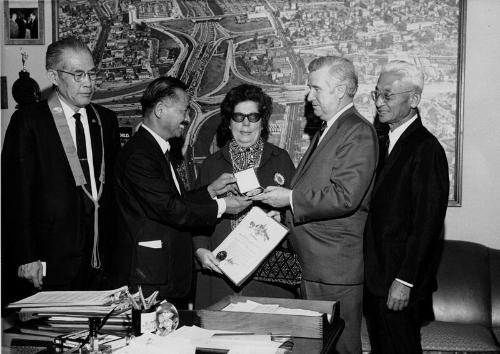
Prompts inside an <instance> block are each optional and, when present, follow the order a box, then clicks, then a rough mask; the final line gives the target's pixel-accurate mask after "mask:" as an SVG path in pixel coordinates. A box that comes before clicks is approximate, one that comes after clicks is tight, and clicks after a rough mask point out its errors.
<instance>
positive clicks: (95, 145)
mask: <svg viewBox="0 0 500 354" xmlns="http://www.w3.org/2000/svg"><path fill="white" fill-rule="evenodd" d="M85 110H86V112H87V119H88V123H89V131H90V140H91V146H92V162H93V163H94V176H95V182H96V188H97V190H99V187H100V181H99V177H100V175H101V162H102V159H103V156H102V141H101V128H100V127H99V123H98V122H97V117H96V115H95V112H94V110H93V109H92V108H91V107H89V106H87V107H85Z"/></svg>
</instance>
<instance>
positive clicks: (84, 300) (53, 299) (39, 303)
mask: <svg viewBox="0 0 500 354" xmlns="http://www.w3.org/2000/svg"><path fill="white" fill-rule="evenodd" d="M126 289H127V287H126V286H123V287H121V288H118V289H114V290H103V291H40V292H39V293H36V294H35V295H32V296H29V297H27V298H25V299H22V300H19V301H16V302H13V303H11V304H9V305H8V307H23V308H27V307H44V306H47V307H53V306H103V305H111V304H112V303H113V302H114V301H116V300H118V299H119V298H120V295H121V293H122V292H123V291H125V290H126Z"/></svg>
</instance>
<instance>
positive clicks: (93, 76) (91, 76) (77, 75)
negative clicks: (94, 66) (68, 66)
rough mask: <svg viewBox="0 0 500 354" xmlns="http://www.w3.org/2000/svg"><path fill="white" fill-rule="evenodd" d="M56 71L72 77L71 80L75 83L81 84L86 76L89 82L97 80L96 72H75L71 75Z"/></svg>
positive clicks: (67, 72) (66, 72)
mask: <svg viewBox="0 0 500 354" xmlns="http://www.w3.org/2000/svg"><path fill="white" fill-rule="evenodd" d="M56 71H59V72H62V73H65V74H69V75H73V78H74V79H75V81H76V82H81V81H82V80H83V79H84V78H85V76H88V78H89V79H90V80H91V81H95V79H96V78H97V71H95V70H89V71H83V70H77V71H75V72H74V73H72V72H71V71H64V70H59V69H56Z"/></svg>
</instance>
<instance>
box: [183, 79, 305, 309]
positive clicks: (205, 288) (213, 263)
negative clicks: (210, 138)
mask: <svg viewBox="0 0 500 354" xmlns="http://www.w3.org/2000/svg"><path fill="white" fill-rule="evenodd" d="M272 109H273V102H272V99H271V97H269V96H268V95H267V94H265V93H264V92H263V91H262V89H261V88H260V87H257V86H254V85H248V84H244V85H240V86H237V87H234V88H233V89H231V90H230V91H229V92H228V93H227V95H226V97H225V98H224V100H223V101H222V103H221V115H222V120H221V123H220V125H219V127H218V130H217V142H218V145H219V146H221V149H220V150H219V151H217V152H215V153H214V154H212V155H210V156H209V157H207V159H206V160H205V162H204V163H203V165H202V166H201V168H200V170H199V174H198V181H197V184H199V185H202V184H204V183H206V182H207V181H210V182H211V181H213V180H214V179H215V178H217V177H218V176H219V175H220V174H221V173H223V172H229V173H235V172H238V171H243V170H246V169H248V168H254V169H255V171H256V175H257V178H258V180H259V182H260V185H261V187H264V188H265V187H267V186H271V185H273V186H283V187H288V186H289V185H290V180H291V178H292V176H293V174H294V173H295V167H294V165H293V162H292V160H291V159H290V156H289V155H288V153H287V152H286V151H285V150H283V149H281V148H279V147H277V146H275V145H273V144H271V143H269V142H267V139H268V137H269V118H270V117H271V113H272ZM230 193H233V192H230ZM251 207H252V206H250V207H249V208H247V209H246V210H244V211H243V212H241V213H240V214H238V215H230V216H229V215H224V216H223V217H222V218H221V219H220V220H219V222H218V223H217V225H216V226H215V228H214V229H212V230H204V232H202V233H200V234H199V235H196V236H195V237H194V238H193V240H194V250H195V254H196V258H197V261H198V263H199V265H200V266H201V269H198V271H197V285H196V303H195V307H196V308H205V307H207V306H209V305H212V304H213V303H215V302H217V301H219V300H220V299H222V298H223V297H225V296H227V295H233V294H238V295H242V296H266V297H282V298H293V297H296V295H295V294H296V293H295V292H296V289H295V288H294V287H293V286H288V285H282V284H279V283H275V282H272V283H271V282H264V281H259V280H255V279H252V278H250V279H249V280H247V281H246V282H245V283H243V284H242V285H241V286H240V287H236V286H234V284H232V283H231V281H230V280H228V279H226V278H225V277H224V275H223V274H222V273H221V271H220V269H219V268H218V267H217V264H218V263H219V262H218V260H217V259H216V258H215V256H214V255H213V254H212V252H211V251H212V250H214V249H215V248H216V247H217V246H218V245H219V244H220V243H221V242H222V241H223V240H224V239H225V237H226V236H227V235H229V233H230V232H231V231H232V230H233V229H234V228H235V227H236V225H238V223H239V222H240V221H241V220H242V219H243V217H244V216H245V215H246V214H247V213H248V211H249V210H250V208H251ZM259 207H261V208H262V209H264V210H266V207H265V206H263V205H259ZM199 268H200V267H199Z"/></svg>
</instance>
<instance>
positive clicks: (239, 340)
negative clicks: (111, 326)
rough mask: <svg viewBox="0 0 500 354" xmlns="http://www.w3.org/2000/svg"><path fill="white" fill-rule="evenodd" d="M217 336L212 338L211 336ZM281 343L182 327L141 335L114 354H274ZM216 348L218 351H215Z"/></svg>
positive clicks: (195, 327)
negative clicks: (200, 353) (210, 353)
mask: <svg viewBox="0 0 500 354" xmlns="http://www.w3.org/2000/svg"><path fill="white" fill-rule="evenodd" d="M216 333H217V334H218V335H217V336H214V334H216ZM281 344H282V343H280V342H274V341H272V340H271V336H270V335H253V334H248V333H247V334H242V335H238V332H229V331H217V330H208V329H203V328H199V327H197V326H192V327H190V326H184V327H181V328H179V329H178V330H176V331H174V332H172V333H170V334H169V335H168V336H164V337H162V336H158V335H155V334H152V333H145V334H143V335H142V336H140V337H136V338H134V339H132V340H131V341H130V343H129V345H128V346H127V347H125V348H122V349H120V350H118V351H117V352H116V354H136V353H148V354H156V353H158V354H165V353H167V352H168V353H176V354H195V352H196V350H197V349H201V348H203V349H213V350H214V352H220V349H223V350H225V351H222V352H226V351H228V352H229V353H231V354H254V353H259V354H275V353H277V352H279V349H278V348H279V347H280V346H281ZM217 349H219V351H217Z"/></svg>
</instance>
